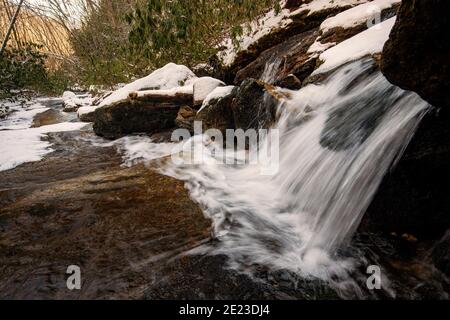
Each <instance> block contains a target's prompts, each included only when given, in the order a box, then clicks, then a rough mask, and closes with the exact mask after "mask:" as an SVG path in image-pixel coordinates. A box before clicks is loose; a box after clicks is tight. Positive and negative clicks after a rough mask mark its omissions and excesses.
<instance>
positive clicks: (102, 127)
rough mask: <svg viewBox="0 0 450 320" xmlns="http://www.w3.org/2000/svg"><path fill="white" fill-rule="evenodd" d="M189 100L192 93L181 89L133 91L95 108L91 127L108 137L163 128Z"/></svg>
mask: <svg viewBox="0 0 450 320" xmlns="http://www.w3.org/2000/svg"><path fill="white" fill-rule="evenodd" d="M180 89H181V88H180ZM191 103H192V93H189V92H184V91H183V90H180V91H172V92H170V94H169V93H168V92H167V91H166V90H150V91H141V92H132V93H130V94H129V96H128V98H127V99H125V100H120V101H117V102H114V103H112V104H110V105H107V106H102V107H99V108H97V109H96V110H95V112H94V116H93V117H94V131H95V133H96V134H97V135H99V136H103V137H105V138H108V139H115V138H118V137H121V136H123V135H126V134H132V133H144V132H145V133H150V134H152V133H156V132H159V131H163V130H165V129H169V128H172V127H174V125H175V119H176V117H177V115H178V111H179V109H180V107H181V106H185V105H189V104H191Z"/></svg>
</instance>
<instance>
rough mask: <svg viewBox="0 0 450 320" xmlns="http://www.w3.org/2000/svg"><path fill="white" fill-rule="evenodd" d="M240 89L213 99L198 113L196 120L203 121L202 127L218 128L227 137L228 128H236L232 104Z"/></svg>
mask: <svg viewBox="0 0 450 320" xmlns="http://www.w3.org/2000/svg"><path fill="white" fill-rule="evenodd" d="M237 91H238V89H237V88H234V90H233V91H232V92H231V93H230V94H229V95H226V96H225V97H221V98H218V99H212V100H211V101H209V102H208V104H207V105H205V106H204V107H203V108H202V109H201V110H200V111H199V112H198V113H197V115H196V117H195V120H196V121H201V122H202V129H203V131H206V130H208V129H217V130H220V131H221V132H222V134H223V135H224V137H225V134H226V129H234V128H235V124H234V116H233V110H232V108H231V105H232V103H233V99H234V98H235V96H236V93H237Z"/></svg>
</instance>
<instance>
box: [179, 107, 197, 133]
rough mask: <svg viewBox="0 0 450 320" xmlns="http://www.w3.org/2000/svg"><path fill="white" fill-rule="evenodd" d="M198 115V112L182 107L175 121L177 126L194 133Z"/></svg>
mask: <svg viewBox="0 0 450 320" xmlns="http://www.w3.org/2000/svg"><path fill="white" fill-rule="evenodd" d="M196 114H197V110H195V109H193V108H191V107H189V106H182V107H181V108H180V110H179V111H178V115H177V118H176V119H175V124H176V125H177V126H178V127H179V128H184V129H188V130H189V131H190V132H191V133H192V132H193V131H194V120H195V116H196Z"/></svg>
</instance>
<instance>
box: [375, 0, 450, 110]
mask: <svg viewBox="0 0 450 320" xmlns="http://www.w3.org/2000/svg"><path fill="white" fill-rule="evenodd" d="M444 12H445V14H444ZM448 12H450V2H449V1H447V0H435V1H426V0H403V1H402V4H401V6H400V9H399V11H398V15H397V20H396V23H395V25H394V27H393V29H392V32H391V34H390V36H389V40H388V41H387V42H386V43H385V46H384V49H383V56H382V62H381V70H382V72H383V74H384V75H385V76H386V78H387V79H388V80H389V81H390V82H392V83H393V84H395V85H397V86H399V87H401V88H403V89H407V90H412V91H415V92H417V93H418V94H419V95H420V96H421V97H422V98H424V99H425V100H427V101H428V102H430V103H431V104H433V105H434V106H437V107H449V106H450V90H449V88H450V59H449V57H450V42H449V41H448V30H450V20H449V19H448V17H447V14H446V13H448Z"/></svg>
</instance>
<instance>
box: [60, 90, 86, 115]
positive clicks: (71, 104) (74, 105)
mask: <svg viewBox="0 0 450 320" xmlns="http://www.w3.org/2000/svg"><path fill="white" fill-rule="evenodd" d="M62 99H63V106H64V112H75V111H77V110H78V108H80V107H82V106H86V105H90V104H91V103H92V97H91V96H90V95H86V94H81V95H77V94H75V93H74V92H72V91H65V92H64V93H63V95H62Z"/></svg>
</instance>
